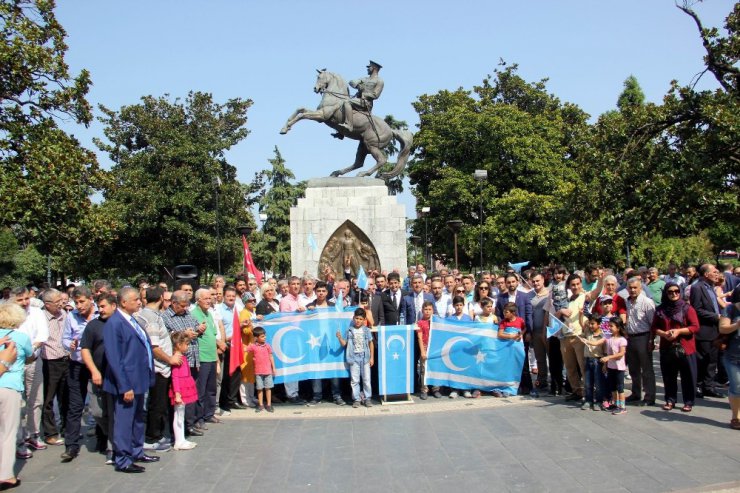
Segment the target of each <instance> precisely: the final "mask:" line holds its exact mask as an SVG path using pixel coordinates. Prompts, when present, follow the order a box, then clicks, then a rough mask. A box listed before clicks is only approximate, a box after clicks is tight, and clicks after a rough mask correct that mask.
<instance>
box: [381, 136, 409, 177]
mask: <svg viewBox="0 0 740 493" xmlns="http://www.w3.org/2000/svg"><path fill="white" fill-rule="evenodd" d="M393 138H394V139H396V141H397V142H398V143H399V144H400V146H401V150H400V152H399V153H398V161H396V166H395V167H394V168H393V169H392V170H391V171H389V172H388V173H382V174H381V175H380V178H382V179H384V180H389V179H391V178H395V177H396V176H398V175H400V174H401V173H403V170H404V168H405V167H406V161H408V159H409V155H410V154H411V145H412V144H413V143H414V134H412V133H411V132H409V131H408V130H396V129H393Z"/></svg>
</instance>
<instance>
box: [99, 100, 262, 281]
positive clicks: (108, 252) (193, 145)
mask: <svg viewBox="0 0 740 493" xmlns="http://www.w3.org/2000/svg"><path fill="white" fill-rule="evenodd" d="M251 104H252V101H251V100H245V101H244V100H241V99H238V98H237V99H230V100H228V101H227V102H226V103H224V104H219V103H216V102H214V101H213V98H212V96H211V95H210V94H206V93H200V92H191V93H190V94H188V96H187V98H186V99H185V101H181V100H179V99H174V100H171V99H170V98H169V97H168V96H164V97H153V96H146V97H143V98H142V99H141V103H140V104H136V105H130V106H124V107H122V108H121V109H120V110H118V111H113V110H111V109H108V108H105V107H103V106H101V108H100V109H101V111H102V112H103V114H104V116H103V117H102V118H101V121H102V122H103V123H104V124H105V126H106V127H105V130H104V133H105V136H106V137H107V139H108V140H109V143H105V142H102V141H100V140H98V141H96V144H97V146H98V147H99V148H100V150H101V151H104V152H107V153H108V155H109V156H110V158H111V160H112V161H113V162H114V165H113V167H112V169H111V174H112V180H111V182H110V185H109V186H108V187H106V189H105V191H104V198H105V202H104V206H105V209H106V211H107V220H108V221H109V223H108V226H109V227H110V229H111V230H112V231H113V238H112V239H111V241H109V242H106V243H105V244H103V245H99V246H98V248H97V249H96V251H95V252H90V253H91V254H92V255H96V257H97V259H98V262H97V265H99V266H100V269H107V270H108V272H107V275H110V276H131V275H136V274H146V275H151V276H155V275H162V274H163V272H164V269H165V268H167V269H170V268H171V267H172V266H174V265H177V264H184V263H190V264H194V265H196V266H198V267H199V268H200V269H201V270H206V271H210V272H215V271H216V270H217V265H216V260H217V248H218V246H219V245H218V242H217V240H218V238H217V234H216V221H217V220H218V226H219V228H218V230H219V232H220V235H221V243H220V246H221V248H220V250H221V256H222V259H223V262H222V264H223V265H229V264H230V263H231V262H233V260H234V259H235V258H236V257H238V256H239V255H240V252H241V248H240V242H239V239H238V237H237V234H236V227H237V225H240V224H245V223H246V224H254V220H253V218H252V215H251V213H250V212H249V211H248V209H247V198H246V197H245V196H244V195H243V191H242V188H241V185H240V184H239V183H238V182H237V180H236V168H234V166H232V165H231V164H229V163H228V162H227V160H226V158H225V155H224V153H225V151H227V150H228V149H229V148H231V147H232V146H233V145H235V144H237V143H238V142H240V141H241V140H242V139H244V138H245V137H246V136H247V134H248V131H247V129H246V128H245V125H246V122H247V110H248V109H249V107H250V106H251ZM217 193H218V198H219V200H218V210H217V209H216V194H217ZM101 273H103V272H101Z"/></svg>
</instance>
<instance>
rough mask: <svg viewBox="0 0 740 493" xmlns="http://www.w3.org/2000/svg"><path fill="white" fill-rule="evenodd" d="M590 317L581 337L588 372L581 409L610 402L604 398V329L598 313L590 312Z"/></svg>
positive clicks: (607, 404)
mask: <svg viewBox="0 0 740 493" xmlns="http://www.w3.org/2000/svg"><path fill="white" fill-rule="evenodd" d="M586 318H587V319H588V327H587V328H586V330H585V331H584V333H583V336H581V337H580V339H581V340H582V341H583V343H584V346H583V355H584V356H585V358H586V361H585V363H584V367H585V370H586V374H585V375H584V380H585V388H584V392H585V395H584V398H583V400H582V401H581V409H582V410H583V411H585V410H586V409H589V408H590V409H591V410H592V411H595V410H596V403H597V402H598V403H599V404H600V407H601V409H602V410H603V409H604V408H605V407H609V402H608V401H607V402H602V401H606V399H604V395H605V394H604V390H605V389H606V376H605V375H604V371H603V369H602V365H601V362H600V361H599V360H600V359H601V358H603V357H604V356H605V352H604V343H603V341H604V340H605V337H604V331H603V330H601V326H600V324H599V316H598V315H596V314H591V313H589V314H588V315H586Z"/></svg>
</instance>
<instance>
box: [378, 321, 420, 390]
mask: <svg viewBox="0 0 740 493" xmlns="http://www.w3.org/2000/svg"><path fill="white" fill-rule="evenodd" d="M415 329H416V326H415V325H388V326H381V327H378V387H379V388H378V394H379V395H394V394H411V393H412V392H413V391H414V338H415V337H416V332H415Z"/></svg>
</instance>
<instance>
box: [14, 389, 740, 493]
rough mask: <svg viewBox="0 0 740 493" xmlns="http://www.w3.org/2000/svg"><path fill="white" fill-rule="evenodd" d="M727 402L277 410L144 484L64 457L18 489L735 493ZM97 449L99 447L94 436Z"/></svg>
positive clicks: (39, 463) (211, 434) (170, 457)
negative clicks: (607, 408)
mask: <svg viewBox="0 0 740 493" xmlns="http://www.w3.org/2000/svg"><path fill="white" fill-rule="evenodd" d="M728 416H729V405H728V404H727V401H726V400H720V399H705V400H703V401H699V403H698V405H697V406H696V407H695V408H694V412H693V413H691V414H686V413H681V412H680V411H678V410H674V411H672V412H670V413H668V412H665V411H662V410H661V409H660V408H659V407H652V408H638V407H632V408H629V412H628V414H626V415H623V416H612V415H611V414H608V413H604V412H592V411H581V410H580V409H579V408H578V407H576V406H575V405H571V404H570V403H566V402H564V400H563V399H562V398H554V397H553V398H544V399H532V398H529V397H512V398H508V399H495V398H492V397H482V398H480V399H456V400H451V399H446V398H445V399H439V400H435V399H430V400H428V401H426V402H422V401H418V402H417V403H416V404H411V405H403V406H402V405H394V406H380V405H377V404H376V405H375V406H374V407H372V408H369V409H367V408H360V409H353V408H351V407H350V406H344V407H339V406H336V405H334V404H333V403H330V402H325V403H322V404H320V405H318V406H315V407H305V406H292V405H277V406H276V411H275V413H274V414H268V413H260V414H255V413H254V411H253V410H244V411H236V412H234V413H233V414H232V415H231V416H229V417H227V418H224V423H222V424H209V425H208V426H209V430H208V431H207V432H206V435H205V436H204V437H199V438H195V439H194V440H195V441H197V442H198V444H199V445H198V447H197V448H195V449H194V450H192V451H186V452H175V451H171V452H167V453H163V454H161V457H162V460H161V461H160V462H159V463H156V464H153V465H147V472H146V473H144V474H139V475H125V474H120V473H116V472H115V471H114V470H113V468H112V467H111V466H106V465H104V457H103V456H102V455H100V454H95V453H92V452H89V451H85V450H83V452H82V454H81V455H80V457H78V458H77V459H75V460H74V461H73V462H71V463H69V464H61V463H60V461H59V454H60V453H61V452H62V451H63V450H62V448H60V447H54V448H50V449H48V450H45V451H40V452H36V453H35V456H34V458H33V459H31V460H29V461H26V462H25V463H23V462H20V463H19V464H20V465H21V466H22V467H21V470H20V472H19V475H20V477H22V478H23V484H22V485H21V487H20V488H18V489H16V490H15V491H18V492H36V491H38V492H52V491H53V492H76V491H79V492H90V491H95V492H98V491H100V492H110V493H127V492H132V493H133V492H136V493H138V492H141V491H145V492H171V491H173V490H176V489H177V490H182V491H188V492H199V493H200V492H204V493H205V492H226V491H255V492H256V491H278V492H294V491H295V492H333V491H347V490H352V491H372V492H377V491H389V492H396V491H398V492H404V491H413V492H415V493H416V492H427V491H428V492H437V491H439V492H446V493H449V492H453V493H454V492H455V491H461V492H466V493H467V492H477V491H486V492H490V491H526V492H538V491H543V492H544V491H554V492H558V491H563V492H565V491H568V492H571V491H597V492H599V493H604V492H612V491H615V492H616V491H619V492H640V493H642V492H653V491H654V492H664V491H740V433H738V432H737V431H734V430H731V429H730V428H729V427H728V426H727V421H728V419H727V418H728ZM88 446H92V440H88Z"/></svg>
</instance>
